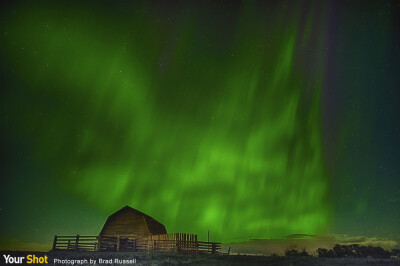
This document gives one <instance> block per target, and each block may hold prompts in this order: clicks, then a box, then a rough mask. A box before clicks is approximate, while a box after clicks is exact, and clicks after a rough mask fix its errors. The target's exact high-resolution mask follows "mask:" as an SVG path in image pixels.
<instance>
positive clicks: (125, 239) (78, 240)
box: [53, 233, 221, 254]
mask: <svg viewBox="0 0 400 266" xmlns="http://www.w3.org/2000/svg"><path fill="white" fill-rule="evenodd" d="M220 249H221V243H218V242H205V241H198V240H197V235H194V234H185V233H174V234H165V235H153V236H150V237H148V238H134V237H133V236H130V235H119V236H80V235H76V236H58V235H55V236H54V241H53V250H69V251H141V250H153V251H163V252H188V253H209V254H217V253H219V250H220Z"/></svg>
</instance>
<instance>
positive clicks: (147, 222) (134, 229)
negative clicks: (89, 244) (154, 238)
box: [100, 206, 167, 237]
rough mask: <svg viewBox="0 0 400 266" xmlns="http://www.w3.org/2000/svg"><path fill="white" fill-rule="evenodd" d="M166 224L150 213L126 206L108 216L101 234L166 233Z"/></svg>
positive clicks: (143, 234) (147, 234) (142, 235)
mask: <svg viewBox="0 0 400 266" xmlns="http://www.w3.org/2000/svg"><path fill="white" fill-rule="evenodd" d="M166 233H167V230H166V229H165V226H164V225H163V224H161V223H160V222H159V221H157V220H155V219H154V218H152V217H150V216H149V215H147V214H145V213H143V212H141V211H139V210H136V209H134V208H132V207H129V206H125V207H123V208H122V209H120V210H118V211H117V212H115V213H113V214H111V215H110V216H108V218H107V221H106V223H105V224H104V226H103V228H102V230H101V232H100V235H135V236H137V237H147V236H149V235H159V234H166Z"/></svg>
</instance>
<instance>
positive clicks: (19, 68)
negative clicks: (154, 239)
mask: <svg viewBox="0 0 400 266" xmlns="http://www.w3.org/2000/svg"><path fill="white" fill-rule="evenodd" d="M398 11H399V2H398V1H376V2H375V3H374V4H372V3H369V4H368V5H365V4H362V2H355V1H353V2H347V3H338V2H336V1H296V2H291V1H276V2H268V3H267V2H266V1H259V2H257V1H243V2H239V1H237V2H236V1H198V2H195V1H149V2H142V1H131V2H118V3H114V2H111V1H110V2H82V3H81V2H69V1H65V2H51V1H42V2H41V1H39V2H9V3H7V4H4V5H3V6H2V9H1V13H0V14H1V22H0V25H1V32H0V34H1V35H2V37H1V46H0V47H1V58H2V63H1V71H2V90H1V93H2V97H1V99H2V103H1V114H2V116H1V119H2V158H3V167H2V173H1V189H0V191H1V206H0V208H1V210H0V217H1V220H0V239H1V240H2V241H8V243H11V242H12V241H15V242H16V243H18V241H20V242H23V241H30V242H34V243H36V244H38V245H39V244H43V245H46V244H48V243H50V242H51V240H52V236H53V235H54V234H78V233H80V234H97V233H98V232H99V231H100V229H101V226H102V225H103V223H104V221H105V219H106V217H107V216H108V215H109V214H111V213H112V212H114V211H116V210H118V209H119V208H121V207H123V206H125V205H129V206H132V207H134V208H137V209H139V210H141V211H143V212H145V213H147V214H149V215H150V216H152V217H154V218H155V219H157V220H159V221H160V222H162V223H163V224H164V225H165V226H166V228H167V230H168V232H189V233H198V234H199V235H200V237H203V238H204V237H205V236H206V235H207V230H210V231H211V237H212V240H215V241H223V242H229V241H236V240H247V239H251V238H279V237H284V236H285V235H288V234H295V233H299V234H331V233H334V234H348V235H368V236H375V235H376V236H380V237H397V238H398V237H399V236H400V235H399V234H400V228H399V226H398V225H399V224H400V211H399V206H400V194H399V191H400V180H399V179H398V173H399V166H398V158H399V140H398V133H399V126H398V121H399V116H398V113H400V112H399V105H398V100H399V91H398V88H399V87H400V86H399V85H400V84H399V77H398V72H399V65H398V62H399V59H400V56H399V49H400V48H399V45H398V43H399V34H398V33H399V29H398V26H395V25H399V23H398V17H397V16H396V14H398ZM10 241H11V242H10Z"/></svg>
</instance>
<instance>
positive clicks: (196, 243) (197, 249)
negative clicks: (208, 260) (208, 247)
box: [194, 235, 199, 253]
mask: <svg viewBox="0 0 400 266" xmlns="http://www.w3.org/2000/svg"><path fill="white" fill-rule="evenodd" d="M194 242H195V245H196V253H198V252H199V242H197V235H194Z"/></svg>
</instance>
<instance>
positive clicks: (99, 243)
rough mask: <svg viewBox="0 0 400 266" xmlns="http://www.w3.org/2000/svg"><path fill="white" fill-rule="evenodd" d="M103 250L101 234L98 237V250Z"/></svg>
mask: <svg viewBox="0 0 400 266" xmlns="http://www.w3.org/2000/svg"><path fill="white" fill-rule="evenodd" d="M100 250H101V236H98V237H97V251H100Z"/></svg>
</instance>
